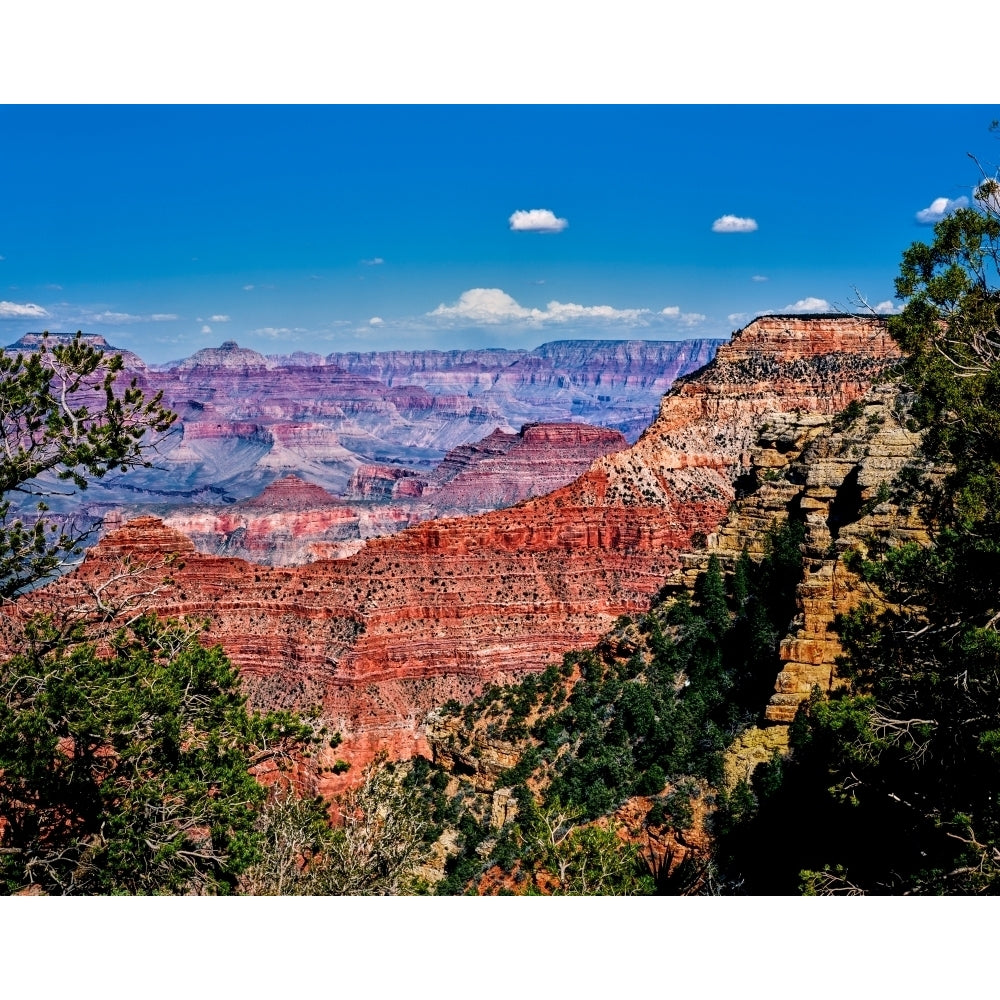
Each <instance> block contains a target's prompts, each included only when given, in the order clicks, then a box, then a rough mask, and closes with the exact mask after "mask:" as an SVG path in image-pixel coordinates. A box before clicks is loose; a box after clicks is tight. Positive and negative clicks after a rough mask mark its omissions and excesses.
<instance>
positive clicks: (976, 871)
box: [743, 181, 1000, 894]
mask: <svg viewBox="0 0 1000 1000" xmlns="http://www.w3.org/2000/svg"><path fill="white" fill-rule="evenodd" d="M998 191H1000V189H998V186H997V185H996V183H995V182H994V181H987V182H986V183H985V184H984V185H983V186H981V187H980V189H979V192H978V197H977V207H975V208H968V209H961V210H959V211H957V212H955V213H954V214H953V215H950V216H948V217H947V218H945V219H943V220H942V221H941V222H939V223H938V224H937V225H936V226H935V230H934V239H933V241H932V242H930V243H922V242H920V243H915V244H913V245H912V246H911V247H910V248H909V249H908V250H907V251H906V252H905V253H904V254H903V258H902V264H901V268H900V275H899V278H898V279H897V281H896V291H897V294H898V295H899V296H900V297H901V298H904V299H905V300H906V305H905V308H904V309H903V311H902V313H901V314H900V315H899V316H896V317H893V318H892V319H891V320H890V330H891V332H892V334H893V336H894V337H895V338H896V339H897V340H898V342H899V343H900V345H901V346H902V347H903V349H904V351H905V352H906V354H907V356H908V357H907V362H906V379H907V382H908V384H909V386H910V387H911V388H912V389H913V390H914V391H915V396H916V399H915V404H914V406H913V410H912V412H913V417H914V424H915V426H918V427H920V428H921V429H922V430H923V431H924V438H923V448H924V451H925V453H926V457H927V459H928V460H929V461H930V463H931V464H932V465H933V467H934V468H936V469H937V470H938V475H937V477H936V480H932V479H931V478H928V479H926V480H924V481H919V480H914V481H911V482H910V484H909V489H910V491H911V497H912V500H914V501H916V502H917V503H918V504H919V506H920V508H921V509H922V511H923V513H924V516H925V519H926V521H927V524H928V526H929V530H930V534H931V544H930V545H929V546H920V545H916V544H913V543H909V544H905V545H902V546H899V547H896V548H889V549H888V550H885V549H884V548H880V547H878V546H873V547H872V548H871V551H870V554H869V557H868V558H867V559H856V560H855V568H857V569H859V570H860V571H861V573H862V576H863V577H864V579H865V580H866V582H867V583H868V584H870V585H872V586H873V587H874V588H875V590H876V592H877V593H878V595H879V600H878V601H877V602H873V603H869V604H865V605H862V606H861V607H859V608H857V609H856V610H855V611H853V612H852V613H851V614H849V615H846V616H844V617H842V618H841V619H840V620H839V621H838V623H837V625H838V630H839V632H840V636H841V640H842V643H843V645H844V649H845V652H846V655H845V657H844V660H843V662H842V663H841V665H840V672H841V674H842V675H843V676H845V677H847V678H848V679H849V680H850V683H851V688H850V691H849V692H844V691H841V692H838V693H836V694H834V695H833V696H832V697H830V698H824V697H821V696H820V695H819V693H818V692H817V693H815V694H814V696H813V697H812V698H811V699H810V700H809V702H808V703H807V704H805V705H804V706H803V708H802V709H801V711H800V714H799V717H798V718H797V720H796V722H795V724H794V725H793V726H792V733H791V736H792V747H793V758H792V761H791V762H790V764H789V765H787V766H785V767H784V769H783V771H784V773H783V775H781V776H780V780H779V781H777V782H775V781H774V780H770V781H769V782H768V787H767V789H766V791H765V793H764V794H762V795H761V796H760V799H761V802H760V806H761V809H760V815H759V816H757V817H756V818H755V819H754V820H753V821H752V822H751V824H750V825H749V826H748V828H747V829H746V830H744V831H743V832H744V834H746V835H747V840H746V842H745V843H744V844H743V861H744V862H745V861H746V860H747V859H748V858H751V857H752V856H753V855H754V854H755V853H756V854H757V856H758V858H762V859H764V864H763V865H762V866H759V867H758V871H757V873H756V874H757V877H758V879H759V881H757V882H756V883H755V884H754V885H753V887H752V891H753V889H756V890H757V891H762V890H763V891H766V890H764V886H766V885H770V891H773V890H774V887H775V885H776V884H780V885H781V886H782V888H783V889H785V890H787V889H788V888H789V887H790V886H789V883H790V882H792V881H793V880H797V881H798V882H799V885H800V888H801V889H802V890H803V891H806V892H810V893H826V894H834V893H836V894H856V893H860V892H867V893H980V892H996V891H998V890H1000V634H998V632H997V625H998V622H1000V287H998V284H1000V273H998V262H1000V220H998V218H997V213H996V211H995V208H996V205H997V198H996V196H997V194H998ZM770 777H771V778H773V777H774V775H771V776H770ZM754 826H756V829H755V830H754V829H753V828H754ZM779 830H780V837H781V844H782V846H781V849H780V851H781V853H782V854H783V856H778V854H777V852H775V851H774V850H770V851H769V850H768V848H767V846H766V844H767V842H768V841H769V840H773V838H774V837H775V836H778V835H779V833H778V831H779ZM788 845H792V846H791V849H789V848H788ZM752 865H753V862H752V861H751V866H752ZM789 869H792V870H789Z"/></svg>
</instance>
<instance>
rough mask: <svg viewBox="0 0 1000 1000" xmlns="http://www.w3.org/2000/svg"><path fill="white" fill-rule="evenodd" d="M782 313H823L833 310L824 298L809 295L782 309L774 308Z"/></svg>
mask: <svg viewBox="0 0 1000 1000" xmlns="http://www.w3.org/2000/svg"><path fill="white" fill-rule="evenodd" d="M776 311H777V312H783V313H825V312H833V306H831V305H830V303H829V302H827V301H826V299H817V298H815V297H814V296H812V295H810V296H808V297H807V298H804V299H799V301H798V302H793V303H792V304H791V305H789V306H785V307H784V308H783V309H778V310H776Z"/></svg>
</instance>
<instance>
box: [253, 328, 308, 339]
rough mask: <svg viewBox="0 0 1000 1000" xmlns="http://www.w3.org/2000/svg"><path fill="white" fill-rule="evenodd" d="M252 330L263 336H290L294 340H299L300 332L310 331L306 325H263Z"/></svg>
mask: <svg viewBox="0 0 1000 1000" xmlns="http://www.w3.org/2000/svg"><path fill="white" fill-rule="evenodd" d="M250 332H251V333H255V334H258V335H259V336H261V337H273V338H275V339H277V338H279V337H290V338H291V339H292V340H298V339H299V335H300V334H303V333H309V331H308V330H307V329H305V327H301V326H296V327H294V328H292V327H287V326H261V327H258V328H257V329H256V330H251V331H250Z"/></svg>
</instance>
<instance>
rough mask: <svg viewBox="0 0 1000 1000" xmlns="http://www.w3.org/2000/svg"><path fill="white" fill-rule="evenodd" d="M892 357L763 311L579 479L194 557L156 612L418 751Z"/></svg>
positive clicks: (276, 692) (629, 597)
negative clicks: (487, 505)
mask: <svg viewBox="0 0 1000 1000" xmlns="http://www.w3.org/2000/svg"><path fill="white" fill-rule="evenodd" d="M896 356H897V355H896V350H895V347H894V345H893V343H892V342H891V341H890V340H889V338H888V337H887V335H886V333H885V329H884V325H883V324H882V323H881V322H880V321H878V320H869V319H860V318H857V319H855V318H850V317H845V318H840V319H839V320H837V321H833V320H830V319H827V318H821V319H811V318H808V317H794V318H793V317H765V318H762V319H759V320H756V321H755V322H754V323H752V324H750V325H749V326H748V327H747V328H746V329H745V330H744V331H741V333H739V334H737V335H736V336H735V337H734V340H733V342H732V344H730V345H727V346H726V347H724V348H722V349H720V351H719V352H718V355H717V357H716V359H715V361H714V362H713V363H712V364H711V365H710V366H709V367H708V368H706V369H705V370H703V371H702V372H700V373H699V374H698V376H697V377H694V378H690V379H688V380H685V381H684V382H683V383H682V384H680V385H679V386H677V387H676V388H675V389H674V390H672V391H671V392H670V393H669V394H668V395H667V396H665V397H664V399H663V402H662V404H661V407H660V413H659V416H658V418H657V419H656V421H654V423H653V425H652V426H651V427H650V428H649V429H648V431H647V432H646V433H645V434H644V435H643V437H642V438H641V439H640V440H639V442H638V443H637V444H636V445H635V446H633V447H632V448H629V449H626V450H624V451H621V452H618V453H616V454H613V455H609V456H606V457H604V458H601V459H598V460H597V461H596V462H595V463H594V464H593V466H592V467H591V468H590V470H589V471H588V472H587V473H586V474H585V475H583V476H581V477H580V478H579V479H578V480H576V481H575V482H574V483H572V484H570V485H568V486H565V487H562V488H561V489H558V490H555V491H554V492H552V493H550V494H548V495H546V496H544V497H540V498H537V499H532V500H528V501H526V502H524V503H521V504H518V505H516V506H514V507H512V508H510V509H508V510H503V511H494V512H491V513H487V514H483V515H479V516H476V517H471V518H464V519H457V520H456V519H444V520H439V521H434V522H429V523H426V524H421V525H418V526H416V527H414V528H411V529H409V530H407V531H404V532H402V533H401V534H399V535H395V536H392V537H388V538H379V539H375V540H373V541H370V542H369V543H368V544H367V545H366V546H365V547H364V548H363V549H362V550H361V551H359V552H358V553H357V554H356V555H354V556H352V557H351V558H349V559H342V560H335V561H321V562H317V563H313V564H311V565H309V566H303V567H297V568H294V569H282V570H279V569H269V568H266V567H256V566H250V565H248V564H247V563H244V562H241V561H239V560H227V559H221V558H213V557H208V556H200V555H194V556H188V557H187V558H186V560H185V565H184V567H183V568H182V569H179V570H177V571H176V572H174V573H173V583H172V584H171V585H170V586H169V587H168V588H167V589H165V590H163V591H161V593H160V594H159V595H158V596H157V609H158V610H159V611H161V612H162V613H164V614H183V615H191V616H196V617H197V616H209V617H210V618H211V619H212V626H211V629H210V632H209V636H208V637H209V640H210V641H220V642H221V643H222V644H223V646H224V647H225V649H226V650H227V652H228V653H229V655H230V656H231V657H232V658H233V660H234V662H236V663H237V664H238V666H239V667H240V669H241V671H242V673H243V676H244V678H245V681H246V684H247V686H248V689H249V691H250V692H251V694H252V696H253V698H254V699H255V700H256V701H257V702H259V703H261V704H283V705H295V706H302V705H308V704H312V703H315V702H321V703H322V705H323V707H324V711H325V713H326V714H327V716H328V717H329V718H330V719H331V720H333V722H334V725H335V727H336V728H339V729H341V730H342V731H343V732H344V734H345V737H346V738H345V743H344V745H343V746H342V748H341V750H340V752H341V753H343V754H344V756H345V759H349V760H355V761H357V762H360V763H363V762H364V760H365V758H366V755H369V756H370V753H374V747H375V746H377V745H380V744H381V745H388V746H389V747H390V749H391V750H392V751H393V752H394V753H396V754H397V755H406V754H408V753H409V752H412V751H413V750H414V749H416V748H419V747H422V746H425V744H424V742H423V730H422V728H421V721H422V718H423V716H424V714H425V713H426V711H427V710H428V709H430V708H431V707H433V705H435V704H440V703H442V702H443V701H444V700H446V699H448V698H452V697H454V698H458V699H459V700H465V699H467V698H468V697H469V696H470V695H471V694H472V693H473V692H475V691H478V690H479V689H480V688H481V687H482V685H483V684H484V683H485V682H486V681H490V680H493V681H503V680H505V679H510V678H513V677H515V676H517V675H518V674H520V673H522V672H524V671H526V670H537V669H540V668H542V667H544V666H545V665H546V664H547V663H549V662H552V661H554V660H555V659H557V658H559V657H561V655H562V654H563V653H564V652H566V651H567V650H570V649H573V648H580V647H584V646H589V645H592V644H593V643H594V642H595V641H596V640H597V639H598V638H599V637H600V636H601V635H602V633H604V632H605V631H606V630H607V629H608V628H609V626H610V625H611V623H612V622H613V621H614V619H615V618H617V617H618V616H620V615H621V614H624V613H627V612H634V611H640V610H644V609H645V608H646V607H647V606H648V603H649V600H650V597H651V596H652V595H653V594H655V593H656V592H657V591H658V590H659V589H660V587H661V586H662V584H663V582H664V580H665V578H666V576H667V574H668V573H669V572H670V571H672V570H673V569H675V568H676V567H677V566H678V561H679V555H678V554H679V553H680V552H683V551H684V550H686V549H690V548H691V546H692V541H693V539H694V538H695V536H702V535H708V534H710V533H712V532H714V531H715V530H716V528H717V527H718V526H719V525H720V524H721V523H722V521H723V519H724V518H725V516H726V512H727V509H728V507H729V505H730V503H731V501H732V500H733V498H734V496H735V494H736V483H737V481H738V480H739V477H740V476H741V475H744V474H746V473H747V472H748V471H749V469H750V467H751V461H752V451H753V446H754V442H755V440H756V437H757V435H758V433H759V431H760V428H761V425H762V424H764V423H765V422H769V421H774V419H775V417H776V415H780V414H783V413H794V412H796V411H800V412H805V413H815V414H826V415H831V414H833V413H835V412H837V411H838V410H840V409H841V408H843V406H845V405H846V404H847V403H849V402H851V401H852V400H854V399H856V398H859V397H861V396H863V395H864V394H865V393H866V392H868V390H869V389H870V387H871V386H872V385H873V384H874V383H877V382H881V381H883V380H884V378H885V377H886V372H887V370H888V368H889V367H890V366H891V365H892V364H893V362H894V361H895V359H896ZM180 537H181V536H178V538H180ZM128 544H130V542H128V541H127V540H126V542H125V543H123V542H122V541H121V540H120V539H118V538H116V537H115V536H112V537H110V538H108V539H106V540H105V541H104V542H103V543H102V544H101V546H99V547H98V549H97V550H95V551H94V552H93V553H92V555H91V556H90V557H89V558H88V560H87V561H86V563H85V564H84V566H83V567H82V568H81V569H80V571H79V574H80V575H81V576H87V575H88V574H90V575H95V574H96V575H99V574H100V573H101V572H102V565H103V564H104V563H106V562H107V561H108V560H111V559H113V558H114V557H115V556H116V555H120V554H121V550H122V549H123V548H124V549H127V548H128ZM68 585H70V583H69V582H64V581H60V582H59V583H57V584H56V585H55V588H54V589H56V590H58V588H59V587H61V586H68ZM348 753H354V754H355V755H356V756H354V757H349V756H347V755H348ZM345 780H347V779H345ZM325 787H326V788H327V790H335V789H336V787H338V785H337V779H332V778H331V779H329V780H328V782H327V786H325Z"/></svg>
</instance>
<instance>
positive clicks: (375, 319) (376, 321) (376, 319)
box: [368, 316, 385, 326]
mask: <svg viewBox="0 0 1000 1000" xmlns="http://www.w3.org/2000/svg"><path fill="white" fill-rule="evenodd" d="M384 322H385V320H383V319H382V317H381V316H372V318H371V319H370V320H368V325H369V326H381V325H382V324H383V323H384Z"/></svg>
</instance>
